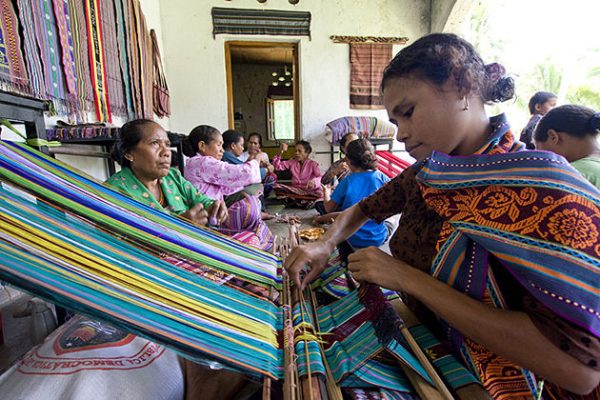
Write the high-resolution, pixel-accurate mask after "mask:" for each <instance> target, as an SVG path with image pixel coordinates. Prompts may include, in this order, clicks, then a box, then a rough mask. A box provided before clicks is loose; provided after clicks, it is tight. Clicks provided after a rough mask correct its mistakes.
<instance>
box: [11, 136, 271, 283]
mask: <svg viewBox="0 0 600 400" xmlns="http://www.w3.org/2000/svg"><path fill="white" fill-rule="evenodd" d="M0 166H1V167H3V168H2V169H1V170H0V177H2V179H3V180H8V181H13V182H15V183H16V184H18V185H20V186H23V187H26V188H27V190H29V191H30V192H32V193H34V194H35V195H36V196H40V197H43V198H47V199H49V200H50V201H54V202H56V203H57V204H61V205H62V206H63V207H65V208H67V209H69V210H70V211H72V212H76V213H77V214H78V215H85V216H86V218H88V219H89V220H91V221H93V222H94V223H98V224H100V225H102V226H110V228H111V230H113V231H114V232H118V233H120V234H123V235H125V237H128V238H132V239H135V240H136V241H140V242H141V243H143V244H145V245H148V246H159V247H161V248H163V249H164V250H165V251H168V252H170V253H172V254H175V255H178V256H181V257H184V258H187V259H190V260H193V261H196V262H199V263H204V262H206V261H207V260H208V259H213V257H214V258H216V259H217V260H219V263H217V264H218V265H219V266H220V268H223V269H226V270H227V269H229V272H231V273H234V274H235V275H237V276H240V277H243V278H245V279H248V280H250V281H252V282H253V283H256V284H262V285H271V286H275V287H278V286H279V285H280V277H278V276H277V268H278V267H279V262H278V261H277V259H276V258H275V257H274V256H273V255H271V254H269V253H266V252H263V251H260V250H258V249H256V250H251V249H247V248H246V247H244V246H242V245H241V244H239V243H237V242H235V241H231V240H229V239H227V237H226V236H224V235H222V234H219V233H217V232H214V231H211V230H208V229H206V228H202V227H197V226H195V225H190V224H182V222H181V220H180V219H179V218H177V217H174V216H171V215H169V214H166V213H162V212H157V211H155V210H154V209H153V208H152V207H149V206H145V205H142V204H140V203H138V202H136V201H134V200H132V199H130V198H129V197H127V196H125V195H122V194H120V193H118V192H116V191H114V190H112V189H110V188H108V187H106V186H104V185H103V184H101V183H99V182H97V181H95V180H94V179H93V178H89V177H84V176H81V175H80V174H78V173H77V172H75V171H74V170H73V169H71V168H69V167H67V166H65V165H64V164H61V163H60V162H58V161H56V160H54V159H52V158H50V157H48V156H45V155H44V154H41V153H39V152H36V151H34V150H31V149H29V148H27V147H26V146H24V145H21V144H18V143H0ZM212 253H214V256H211V257H208V256H206V254H212ZM219 254H222V255H221V256H219ZM207 257H208V258H207Z"/></svg>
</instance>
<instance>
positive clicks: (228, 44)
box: [225, 40, 301, 141]
mask: <svg viewBox="0 0 600 400" xmlns="http://www.w3.org/2000/svg"><path fill="white" fill-rule="evenodd" d="M298 44H299V42H254V41H243V40H229V41H225V70H226V75H227V123H228V125H229V129H234V128H235V126H234V115H233V114H234V105H233V78H232V74H231V64H232V63H231V48H232V47H285V48H291V49H292V62H293V65H292V70H293V77H294V83H293V85H292V88H293V90H292V99H293V100H294V137H295V141H298V140H300V139H301V137H300V121H301V118H300V63H299V58H298Z"/></svg>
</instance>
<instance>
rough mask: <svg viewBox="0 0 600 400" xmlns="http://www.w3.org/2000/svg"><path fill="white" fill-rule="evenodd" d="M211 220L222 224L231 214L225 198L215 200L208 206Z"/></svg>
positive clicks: (213, 223)
mask: <svg viewBox="0 0 600 400" xmlns="http://www.w3.org/2000/svg"><path fill="white" fill-rule="evenodd" d="M208 215H209V220H210V222H211V224H212V225H221V224H222V223H223V221H225V220H226V219H227V217H228V216H229V211H227V206H226V205H225V202H224V201H223V200H215V201H214V202H213V203H212V204H211V205H210V207H209V208H208Z"/></svg>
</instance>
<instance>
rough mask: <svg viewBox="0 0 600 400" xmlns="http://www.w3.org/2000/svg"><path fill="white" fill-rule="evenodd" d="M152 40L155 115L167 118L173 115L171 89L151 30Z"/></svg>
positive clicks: (156, 41)
mask: <svg viewBox="0 0 600 400" xmlns="http://www.w3.org/2000/svg"><path fill="white" fill-rule="evenodd" d="M150 38H151V39H152V63H153V69H154V82H153V84H152V90H153V92H152V94H153V96H152V98H153V100H154V113H155V114H156V115H158V116H159V117H166V116H169V115H170V114H171V105H170V99H169V87H168V86H167V79H166V78H165V74H164V73H163V66H162V61H161V60H160V49H159V48H158V40H157V39H156V32H155V31H154V29H151V30H150Z"/></svg>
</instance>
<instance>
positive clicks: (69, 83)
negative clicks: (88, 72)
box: [52, 0, 77, 97]
mask: <svg viewBox="0 0 600 400" xmlns="http://www.w3.org/2000/svg"><path fill="white" fill-rule="evenodd" d="M52 5H53V8H54V16H55V17H56V28H57V30H58V37H59V40H60V49H61V52H62V67H63V73H64V76H65V82H66V89H67V91H68V93H69V95H70V97H72V96H73V95H74V94H75V93H76V91H77V86H76V80H77V76H76V75H75V61H74V55H73V38H72V36H71V25H70V22H69V21H70V19H71V17H70V15H69V4H68V3H67V2H65V1H64V0H52ZM69 95H68V96H69Z"/></svg>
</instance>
